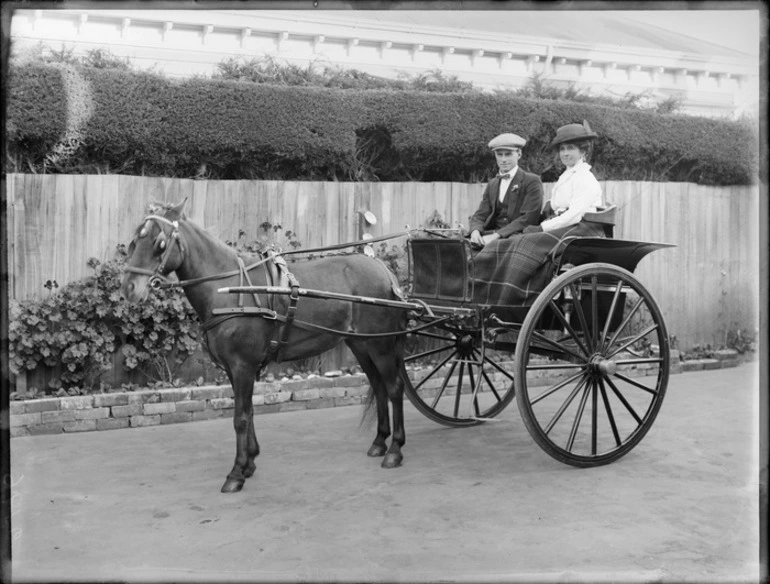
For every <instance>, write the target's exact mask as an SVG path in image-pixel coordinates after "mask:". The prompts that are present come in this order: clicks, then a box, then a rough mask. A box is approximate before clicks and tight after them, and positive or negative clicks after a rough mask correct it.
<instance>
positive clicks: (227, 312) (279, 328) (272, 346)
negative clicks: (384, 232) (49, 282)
mask: <svg viewBox="0 0 770 584" xmlns="http://www.w3.org/2000/svg"><path fill="white" fill-rule="evenodd" d="M151 220H154V221H158V222H160V223H165V224H167V225H170V226H171V228H172V231H171V235H170V236H168V237H169V238H170V239H171V242H172V245H168V244H167V243H166V238H167V236H166V234H165V232H164V231H163V230H162V229H161V233H160V235H158V241H157V242H156V244H155V245H156V246H159V247H160V249H162V250H163V254H162V256H161V259H160V262H159V263H158V266H157V267H156V268H155V270H147V269H144V268H138V267H134V266H126V267H125V270H126V271H127V272H133V273H137V274H144V275H147V276H150V286H151V287H152V288H156V289H158V288H175V287H181V288H184V287H186V286H192V285H194V284H199V283H201V282H207V281H212V280H221V279H223V278H228V277H230V276H235V275H238V276H239V277H240V285H241V286H243V285H244V282H246V283H247V285H248V286H252V282H251V278H250V277H249V272H250V271H251V270H253V269H254V268H256V267H258V266H260V265H262V264H265V280H266V282H267V287H275V286H278V287H281V288H290V293H289V294H288V296H289V304H288V306H287V308H286V314H285V315H282V314H278V312H277V311H276V310H275V296H277V294H267V304H268V306H267V307H266V308H265V307H263V306H262V303H261V302H260V300H259V296H258V295H257V293H256V292H252V293H251V296H252V298H253V300H254V304H255V305H254V306H244V295H245V293H244V292H241V293H238V306H229V307H223V308H214V309H213V310H212V315H213V316H212V317H211V318H210V319H208V320H207V321H206V322H204V323H202V324H201V330H202V331H203V333H204V337H203V338H204V341H205V342H206V344H207V345H208V331H210V330H211V329H212V328H214V327H216V326H218V325H220V324H222V323H223V322H225V321H226V320H229V319H231V318H235V317H240V316H259V317H261V318H264V319H266V320H272V321H275V324H274V326H273V338H272V340H271V341H270V343H269V345H268V348H267V350H266V352H265V356H264V357H263V359H262V362H261V363H260V367H264V366H265V365H267V364H268V363H270V362H271V361H275V362H278V363H280V361H281V352H282V350H283V348H284V347H285V346H286V343H287V342H288V338H289V332H290V330H291V328H292V326H299V327H300V328H304V329H307V330H315V331H319V332H324V333H328V334H334V335H342V336H345V337H365V338H374V337H390V336H399V335H403V334H406V333H407V332H417V331H419V330H422V329H424V328H427V327H430V326H435V325H436V324H437V323H440V322H443V321H445V320H448V319H449V318H450V317H449V316H444V317H441V318H439V319H438V320H434V321H432V322H429V323H425V324H422V325H419V326H417V327H414V328H412V329H408V330H407V331H396V332H387V333H355V332H352V331H339V330H334V329H330V328H327V327H324V326H321V325H318V324H314V323H310V322H304V321H300V320H295V318H294V317H295V314H296V312H297V302H298V300H299V296H300V293H299V291H300V286H299V282H298V281H297V279H296V278H295V277H294V275H293V274H292V273H291V272H290V271H289V269H288V267H287V265H286V260H285V259H284V258H283V257H282V256H281V255H280V254H276V253H275V252H273V251H268V252H267V253H266V254H262V253H260V255H262V256H263V257H262V259H260V260H259V261H257V262H254V263H252V264H249V265H248V266H247V265H245V263H244V261H243V258H242V257H241V256H240V255H238V258H237V259H238V269H237V270H232V271H230V272H224V273H221V274H213V275H211V276H202V277H200V278H191V279H189V280H178V281H171V280H169V279H168V278H167V277H166V274H165V273H164V272H165V271H166V264H167V263H168V260H169V258H170V256H171V250H172V248H173V243H174V242H176V244H177V246H178V247H179V251H180V253H181V254H182V255H184V251H185V245H184V243H183V237H182V233H181V232H180V231H179V222H178V221H170V220H169V219H166V218H165V217H161V216H160V215H148V216H147V217H146V218H145V225H144V227H143V229H142V230H141V231H140V236H144V235H146V234H147V232H148V222H149V221H151ZM161 235H162V236H163V239H160V237H161ZM376 239H378V240H379V239H385V238H376ZM131 245H133V242H132V244H131ZM337 247H339V246H337ZM319 249H327V248H319ZM304 251H305V252H308V251H317V250H315V249H311V250H304ZM288 253H292V252H288ZM287 255H288V254H287ZM387 273H388V275H389V277H390V279H391V284H392V289H393V291H394V293H395V294H396V295H397V296H401V294H400V291H399V287H398V282H397V281H396V279H395V276H394V275H393V274H391V273H390V272H387ZM415 302H417V303H418V304H422V305H423V310H425V311H427V312H428V313H430V308H429V307H428V306H427V305H426V304H425V303H424V302H422V301H419V300H417V301H415Z"/></svg>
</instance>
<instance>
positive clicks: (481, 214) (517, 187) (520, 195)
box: [470, 168, 543, 237]
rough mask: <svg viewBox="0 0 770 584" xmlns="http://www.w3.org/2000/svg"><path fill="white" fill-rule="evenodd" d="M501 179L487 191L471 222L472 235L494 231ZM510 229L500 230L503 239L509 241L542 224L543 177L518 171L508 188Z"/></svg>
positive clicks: (494, 180)
mask: <svg viewBox="0 0 770 584" xmlns="http://www.w3.org/2000/svg"><path fill="white" fill-rule="evenodd" d="M499 191H500V178H498V177H495V178H493V179H492V180H491V181H489V183H487V188H486V189H484V194H483V195H482V197H481V203H480V204H479V208H478V210H477V211H476V212H475V213H474V214H473V216H472V217H471V219H470V231H471V232H473V231H474V230H476V229H478V230H479V231H480V232H481V233H482V234H483V233H484V232H485V231H489V230H493V229H494V225H495V212H496V208H497V206H498V196H499ZM508 197H512V198H510V199H509V201H508V225H506V226H505V227H501V228H500V229H498V230H497V233H498V234H500V237H510V236H511V235H513V234H515V233H521V232H522V231H523V230H524V228H525V227H526V226H527V225H537V224H538V223H539V222H540V210H541V209H542V208H543V183H542V182H541V180H540V177H539V176H537V175H536V174H533V173H531V172H524V171H523V170H521V168H519V169H518V170H517V171H516V174H515V175H514V177H513V180H512V181H511V184H510V185H509V187H508Z"/></svg>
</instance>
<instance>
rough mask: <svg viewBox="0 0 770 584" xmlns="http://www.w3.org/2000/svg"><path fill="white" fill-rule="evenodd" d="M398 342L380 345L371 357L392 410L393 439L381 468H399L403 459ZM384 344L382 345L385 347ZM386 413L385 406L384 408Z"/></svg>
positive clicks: (401, 395) (402, 410)
mask: <svg viewBox="0 0 770 584" xmlns="http://www.w3.org/2000/svg"><path fill="white" fill-rule="evenodd" d="M399 343H400V340H399V339H396V340H395V344H392V343H387V346H386V347H383V346H382V345H381V346H379V347H378V349H377V351H376V352H375V353H374V354H373V355H372V360H373V361H374V364H375V366H376V367H377V371H378V373H379V377H380V382H381V383H382V385H383V387H384V392H386V393H387V396H388V398H389V399H390V404H391V406H392V408H393V438H392V439H391V441H390V448H388V452H387V453H386V454H385V458H384V459H383V461H382V467H383V468H395V467H397V466H401V462H402V461H403V459H404V457H403V455H402V454H401V447H402V446H403V445H404V444H406V430H405V428H404V380H403V379H402V378H401V357H400V355H401V352H400V351H401V347H400V346H399ZM385 344H386V343H383V345H385ZM385 408H386V409H385V411H386V412H387V406H385Z"/></svg>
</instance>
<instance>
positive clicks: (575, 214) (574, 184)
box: [540, 170, 602, 231]
mask: <svg viewBox="0 0 770 584" xmlns="http://www.w3.org/2000/svg"><path fill="white" fill-rule="evenodd" d="M569 188H570V200H569V207H567V210H566V211H564V212H563V213H562V214H561V215H558V216H556V217H553V218H551V219H546V220H545V221H543V222H542V223H541V224H540V225H541V227H542V228H543V231H554V230H555V229H561V228H562V227H569V226H570V225H575V224H577V223H580V221H581V219H583V215H584V214H585V213H586V212H588V211H591V210H595V209H596V207H597V206H598V205H601V202H602V187H601V185H600V184H599V181H598V180H596V177H595V176H594V175H593V173H592V172H591V171H590V170H587V171H585V172H579V173H576V174H575V176H573V177H572V179H571V180H570V185H569Z"/></svg>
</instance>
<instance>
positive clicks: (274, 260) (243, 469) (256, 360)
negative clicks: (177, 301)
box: [121, 199, 406, 493]
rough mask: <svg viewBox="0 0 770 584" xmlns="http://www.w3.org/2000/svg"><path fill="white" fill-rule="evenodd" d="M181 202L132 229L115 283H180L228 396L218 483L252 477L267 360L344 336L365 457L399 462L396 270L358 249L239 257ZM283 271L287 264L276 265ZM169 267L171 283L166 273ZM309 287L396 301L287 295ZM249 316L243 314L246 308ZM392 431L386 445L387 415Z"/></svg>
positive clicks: (230, 489) (133, 287)
mask: <svg viewBox="0 0 770 584" xmlns="http://www.w3.org/2000/svg"><path fill="white" fill-rule="evenodd" d="M185 203H186V199H185V200H183V201H182V202H181V203H178V204H176V205H166V206H164V207H163V208H161V209H159V210H158V211H156V214H152V212H150V214H149V215H147V216H146V217H145V218H144V220H143V221H142V222H141V224H140V225H139V226H138V227H137V228H136V230H135V232H134V235H133V239H132V241H131V243H130V245H129V248H128V254H127V257H126V262H125V268H124V274H123V277H122V281H121V292H122V295H123V297H124V298H125V299H126V300H128V301H131V302H141V301H142V300H144V299H146V298H147V295H148V294H149V293H150V291H151V290H152V288H153V287H156V286H158V285H166V286H174V285H176V286H181V287H183V289H184V293H185V295H186V297H187V299H188V300H189V302H190V304H191V306H192V307H193V309H194V310H195V312H196V313H197V315H198V317H199V318H200V321H201V323H202V331H203V336H204V341H205V343H204V344H205V346H206V348H207V350H208V353H209V355H210V356H211V359H212V360H213V361H214V363H215V364H216V365H217V366H219V367H220V368H222V369H223V370H224V371H225V373H226V374H227V377H228V379H229V381H230V384H231V385H232V388H233V395H234V402H235V403H234V406H235V407H234V411H233V426H234V428H235V437H236V440H235V444H236V454H235V463H234V465H233V468H232V470H231V471H230V473H229V474H228V475H227V478H226V480H225V482H224V484H223V486H222V489H221V490H222V492H223V493H235V492H238V491H240V490H241V489H242V488H243V485H244V482H245V480H246V479H247V478H249V477H251V476H252V475H253V474H254V472H255V470H256V464H255V462H254V459H255V458H256V457H257V455H259V451H260V448H259V442H258V441H257V436H256V432H255V429H254V416H253V406H252V393H253V389H254V382H255V381H258V380H259V378H260V374H261V372H262V370H263V368H264V367H265V366H266V365H267V364H268V363H270V362H277V361H279V360H280V361H293V360H297V359H303V358H307V357H312V356H315V355H319V354H321V353H323V352H325V351H327V350H329V349H330V348H332V347H333V346H335V345H337V344H339V343H340V342H342V341H343V340H344V342H345V343H346V344H347V346H348V347H349V348H350V350H351V351H352V353H353V355H354V356H355V358H356V359H357V361H358V363H359V364H360V366H361V368H362V369H363V371H364V373H365V374H366V377H367V378H368V380H369V384H370V387H369V391H368V395H367V396H366V398H365V401H364V403H365V405H366V409H365V410H364V413H365V414H366V412H368V411H369V410H370V409H371V407H372V404H373V403H376V407H377V433H376V436H375V438H374V441H373V442H372V445H371V447H370V448H369V450H368V452H367V454H368V455H369V456H372V457H383V460H382V465H381V466H382V467H383V468H395V467H398V466H400V465H401V464H402V461H403V455H402V453H401V448H402V447H403V445H404V443H405V442H406V435H405V431H404V415H403V391H404V382H403V378H402V372H403V363H404V362H403V343H404V341H403V339H404V335H403V334H402V333H403V331H404V330H405V328H406V312H405V310H404V309H403V308H399V307H398V306H397V305H398V301H399V296H398V294H397V293H396V290H397V281H396V280H395V276H393V274H392V273H391V272H390V271H389V270H388V269H387V268H386V267H385V265H384V264H383V263H382V262H381V261H380V260H378V259H376V258H372V257H368V256H367V255H365V254H360V253H356V254H345V255H333V256H326V257H316V258H309V259H306V260H301V261H297V262H294V263H292V266H291V271H290V272H288V270H286V269H284V270H279V267H280V264H281V261H280V260H281V258H280V255H278V256H276V255H275V254H272V253H268V254H263V253H261V252H260V253H256V254H239V253H238V252H237V251H236V250H235V249H233V248H232V247H231V246H228V245H227V244H225V243H224V242H222V241H220V240H219V239H217V238H216V237H214V236H212V235H211V234H210V233H208V232H207V231H206V230H204V229H203V228H201V227H200V226H198V225H196V224H195V223H194V222H192V221H191V220H189V219H188V218H187V217H186V215H185V213H184V205H185ZM283 264H284V268H285V261H284V262H283ZM172 272H175V273H176V276H177V278H178V281H177V282H172V281H170V280H169V279H168V278H167V276H168V275H169V274H170V273H172ZM282 272H283V273H284V274H285V275H284V281H288V283H289V284H290V285H291V290H292V293H291V294H289V295H286V294H268V293H259V294H255V293H245V294H242V295H241V294H239V295H236V294H224V293H220V292H218V290H219V289H220V288H221V287H223V286H224V287H226V286H238V285H243V283H244V282H248V283H249V285H250V284H251V282H252V281H255V282H256V283H258V284H260V285H264V284H265V283H267V285H268V286H273V285H275V283H276V281H277V278H280V274H281V273H282ZM300 283H301V284H302V285H303V286H305V287H307V288H313V289H315V290H322V291H329V292H331V293H337V294H341V295H342V294H345V295H357V296H360V297H363V298H373V299H383V300H385V301H396V302H395V303H394V305H393V306H395V307H393V306H391V305H387V304H385V305H378V304H371V303H364V302H361V303H358V302H351V301H347V300H344V299H328V298H306V297H301V298H300V297H299V296H297V295H296V294H295V293H296V292H297V291H298V290H299V288H298V286H299V284H300ZM249 313H251V314H249ZM388 402H390V404H391V406H392V410H393V436H392V439H391V443H390V446H389V447H388V445H387V440H386V439H387V438H388V436H390V416H389V412H388Z"/></svg>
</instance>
